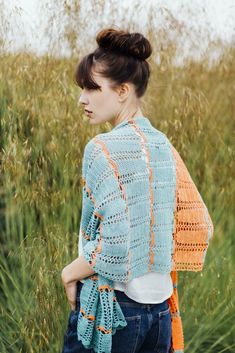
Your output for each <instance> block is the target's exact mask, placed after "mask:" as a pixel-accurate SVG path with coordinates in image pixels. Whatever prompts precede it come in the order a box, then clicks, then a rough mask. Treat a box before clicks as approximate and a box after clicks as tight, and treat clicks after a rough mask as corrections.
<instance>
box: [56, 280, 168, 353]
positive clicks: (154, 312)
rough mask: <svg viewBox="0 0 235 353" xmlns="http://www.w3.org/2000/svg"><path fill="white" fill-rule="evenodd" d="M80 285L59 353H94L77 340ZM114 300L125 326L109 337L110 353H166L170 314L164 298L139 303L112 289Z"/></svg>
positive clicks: (79, 283) (80, 284) (78, 285)
mask: <svg viewBox="0 0 235 353" xmlns="http://www.w3.org/2000/svg"><path fill="white" fill-rule="evenodd" d="M82 285H83V283H82V282H80V281H78V282H77V299H76V310H71V311H70V314H69V318H68V327H67V329H66V332H65V334H64V344H63V350H62V353H94V350H93V349H85V348H84V347H83V345H82V343H81V341H78V340H77V330H76V329H77V327H76V324H77V317H78V312H79V309H80V300H79V294H80V290H81V287H82ZM115 294H116V297H117V301H118V302H119V305H120V307H121V309H122V312H123V314H124V316H125V319H126V321H127V326H126V327H124V328H123V329H121V330H117V331H116V333H115V334H114V335H113V337H112V353H153V352H156V353H170V347H171V334H172V327H171V315H170V308H169V305H168V302H167V299H166V300H165V301H163V302H162V303H157V304H143V303H138V302H136V301H134V300H133V299H131V298H129V297H128V296H127V295H126V294H125V293H124V292H122V291H119V290H116V289H115Z"/></svg>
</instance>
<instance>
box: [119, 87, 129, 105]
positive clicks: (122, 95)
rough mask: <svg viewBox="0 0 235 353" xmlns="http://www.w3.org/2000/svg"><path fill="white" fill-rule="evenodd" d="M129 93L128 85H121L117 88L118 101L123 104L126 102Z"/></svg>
mask: <svg viewBox="0 0 235 353" xmlns="http://www.w3.org/2000/svg"><path fill="white" fill-rule="evenodd" d="M130 92H131V87H130V84H129V83H122V84H121V85H120V86H119V88H118V96H119V97H118V100H119V102H123V101H124V100H126V99H127V98H128V96H129V94H130Z"/></svg>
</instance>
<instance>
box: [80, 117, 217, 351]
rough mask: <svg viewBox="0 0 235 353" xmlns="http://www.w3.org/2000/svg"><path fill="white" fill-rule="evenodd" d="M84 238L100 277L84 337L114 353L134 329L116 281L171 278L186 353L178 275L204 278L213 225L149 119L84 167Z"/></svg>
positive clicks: (93, 283) (89, 287)
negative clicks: (117, 338)
mask: <svg viewBox="0 0 235 353" xmlns="http://www.w3.org/2000/svg"><path fill="white" fill-rule="evenodd" d="M82 182H83V197H82V203H83V204H82V215H81V222H80V230H79V236H80V237H82V247H83V253H84V257H85V259H86V260H87V262H88V263H89V264H90V265H91V267H92V268H93V269H94V271H95V274H94V275H93V276H90V277H88V278H85V279H84V284H83V286H82V289H81V292H80V304H81V306H80V310H79V314H78V322H77V337H78V340H81V341H82V344H83V346H84V347H85V348H87V349H91V348H92V349H93V350H94V351H95V352H97V353H111V349H112V335H114V334H115V333H116V330H120V329H123V328H124V327H125V326H126V325H127V322H126V320H125V317H124V315H123V313H122V310H121V308H120V306H119V303H118V301H117V299H116V296H115V290H114V287H113V281H120V282H128V281H130V280H132V279H134V278H136V277H138V276H142V275H144V274H146V273H148V272H152V271H156V272H160V273H163V274H164V273H170V274H171V278H172V282H173V293H172V295H171V297H170V298H169V299H168V303H169V307H170V312H171V321H172V339H171V352H174V353H183V352H184V336H183V326H182V320H181V316H180V310H179V299H178V292H177V283H178V272H177V271H201V270H202V268H203V264H204V261H205V256H206V252H207V249H208V245H209V239H210V238H211V237H212V234H213V231H214V229H213V224H212V221H211V218H210V215H209V213H208V210H207V208H206V206H205V204H204V202H203V199H202V197H201V195H200V193H199V192H198V190H197V188H196V186H195V184H194V182H193V180H192V178H191V176H190V174H189V172H188V170H187V168H186V166H185V164H184V162H183V160H182V159H181V157H180V155H179V153H178V152H177V151H176V149H175V148H174V147H173V145H172V144H171V142H170V141H169V139H168V138H167V136H166V135H165V134H164V133H162V132H161V131H159V130H157V129H156V128H154V127H153V126H152V124H151V122H150V121H149V120H148V119H147V118H146V117H137V118H132V119H129V120H124V121H122V122H121V123H119V124H118V125H116V126H115V127H114V128H113V129H112V130H111V131H110V132H108V133H102V134H98V135H97V136H95V137H94V138H92V139H91V140H90V141H89V142H88V143H87V145H86V146H85V150H84V157H83V164H82Z"/></svg>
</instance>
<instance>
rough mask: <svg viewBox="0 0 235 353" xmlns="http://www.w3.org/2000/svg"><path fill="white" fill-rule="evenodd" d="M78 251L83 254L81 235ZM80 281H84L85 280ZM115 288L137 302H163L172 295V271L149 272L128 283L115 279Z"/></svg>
mask: <svg viewBox="0 0 235 353" xmlns="http://www.w3.org/2000/svg"><path fill="white" fill-rule="evenodd" d="M78 252H79V256H81V255H82V254H83V249H82V237H81V236H79V244H78ZM80 282H82V283H84V280H81V281H80ZM115 289H117V290H120V291H123V292H124V293H125V294H126V295H127V296H128V297H129V298H131V299H133V300H135V301H136V302H139V303H145V304H156V303H162V302H163V301H164V300H166V299H167V298H169V297H170V296H171V295H172V293H173V284H172V279H171V275H170V273H167V274H162V273H158V272H148V273H146V274H145V275H143V276H140V277H136V278H134V279H132V280H131V281H129V282H127V283H124V282H117V281H114V290H115Z"/></svg>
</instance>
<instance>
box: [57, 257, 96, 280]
mask: <svg viewBox="0 0 235 353" xmlns="http://www.w3.org/2000/svg"><path fill="white" fill-rule="evenodd" d="M94 273H96V272H95V271H94V270H93V268H92V267H91V265H89V263H88V262H87V261H86V260H85V258H84V256H83V255H81V256H79V257H78V258H76V259H75V260H74V261H72V262H71V263H70V264H69V265H67V266H65V267H64V268H63V270H62V272H61V278H62V281H63V283H64V284H65V285H67V284H69V283H71V282H74V281H80V280H81V279H84V278H86V277H89V276H91V275H93V274H94Z"/></svg>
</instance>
